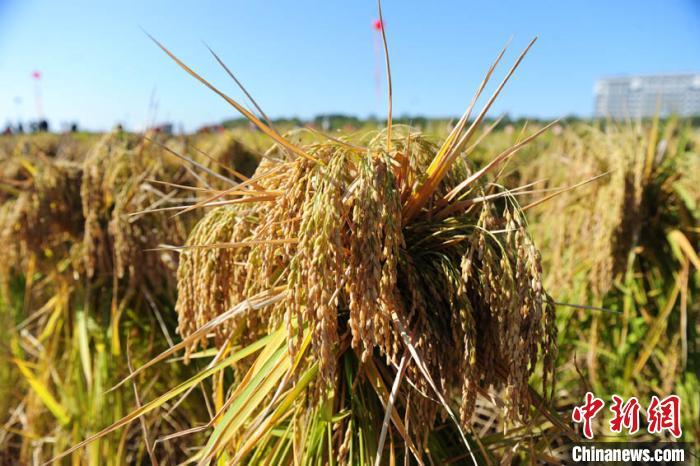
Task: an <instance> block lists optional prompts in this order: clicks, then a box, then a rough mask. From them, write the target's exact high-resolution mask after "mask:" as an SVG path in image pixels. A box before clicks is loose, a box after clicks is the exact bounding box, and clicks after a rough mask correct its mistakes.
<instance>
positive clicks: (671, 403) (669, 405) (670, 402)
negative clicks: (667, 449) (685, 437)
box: [647, 395, 681, 438]
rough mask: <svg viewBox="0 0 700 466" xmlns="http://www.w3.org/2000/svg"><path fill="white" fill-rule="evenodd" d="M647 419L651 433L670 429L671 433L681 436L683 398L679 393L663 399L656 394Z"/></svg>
mask: <svg viewBox="0 0 700 466" xmlns="http://www.w3.org/2000/svg"><path fill="white" fill-rule="evenodd" d="M647 420H648V422H649V428H648V429H647V430H648V431H649V433H650V434H657V433H661V432H663V431H664V430H668V431H669V432H670V433H671V435H673V436H674V437H676V438H678V437H680V436H681V399H680V398H679V397H678V395H669V396H667V397H666V398H664V399H663V400H661V401H659V398H658V397H657V396H656V395H654V396H652V397H651V403H650V404H649V409H648V410H647Z"/></svg>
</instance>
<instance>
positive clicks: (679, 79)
mask: <svg viewBox="0 0 700 466" xmlns="http://www.w3.org/2000/svg"><path fill="white" fill-rule="evenodd" d="M657 111H658V112H659V113H660V114H661V116H666V115H671V114H674V115H680V116H698V115H700V74H692V73H691V74H666V75H653V76H651V75H650V76H625V77H617V78H606V79H601V80H599V81H598V82H597V83H596V85H595V114H596V116H598V117H610V118H615V119H621V118H632V119H634V118H641V117H650V116H654V115H655V114H656V113H657Z"/></svg>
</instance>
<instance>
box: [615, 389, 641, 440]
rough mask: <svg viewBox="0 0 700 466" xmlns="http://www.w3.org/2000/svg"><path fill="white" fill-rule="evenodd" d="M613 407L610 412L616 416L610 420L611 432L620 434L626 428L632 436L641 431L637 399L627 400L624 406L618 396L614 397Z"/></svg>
mask: <svg viewBox="0 0 700 466" xmlns="http://www.w3.org/2000/svg"><path fill="white" fill-rule="evenodd" d="M612 400H613V405H612V406H611V407H610V411H612V412H613V414H614V416H613V418H612V419H611V420H610V430H611V431H612V432H616V433H618V434H619V433H620V432H622V428H623V427H624V428H625V429H627V430H628V431H629V433H630V434H634V433H636V432H637V431H638V430H639V407H640V406H639V401H638V400H637V398H636V397H634V396H633V397H632V398H630V399H629V400H627V403H625V404H624V405H623V404H622V398H620V397H619V396H617V395H613V397H612Z"/></svg>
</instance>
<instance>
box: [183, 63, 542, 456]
mask: <svg viewBox="0 0 700 466" xmlns="http://www.w3.org/2000/svg"><path fill="white" fill-rule="evenodd" d="M171 56H172V55H171ZM173 58H174V57H173ZM521 58H522V56H521ZM176 60H177V59H176ZM178 62H179V61H178ZM180 64H181V65H182V63H181V62H180ZM182 66H183V67H185V66H184V65H182ZM185 69H186V70H187V71H188V72H190V73H191V74H193V75H194V76H195V77H197V78H198V79H200V81H202V82H204V83H205V84H207V85H208V86H210V87H211V85H209V84H208V83H206V81H204V80H203V78H201V77H199V76H198V75H196V74H195V73H194V72H192V71H191V70H189V69H188V68H186V67H185ZM491 71H493V69H492V70H491ZM491 71H490V72H489V75H490V73H491ZM512 71H513V70H511V73H512ZM509 76H510V74H509V75H508V77H509ZM487 80H488V77H487ZM506 80H507V78H506ZM212 88H213V87H212ZM481 90H483V87H482V89H480V91H479V93H480V92H481ZM498 91H500V88H499V90H497V91H496V95H497V93H498ZM217 92H218V91H217ZM222 95H223V94H222ZM477 96H478V94H477ZM224 98H225V99H227V101H229V102H230V103H232V105H234V106H236V108H239V106H237V103H235V102H233V101H232V100H231V99H230V98H228V97H226V96H224ZM492 101H493V98H492V99H491V101H490V102H489V103H488V104H487V105H486V107H485V108H484V110H482V112H481V113H480V114H479V115H478V116H477V117H476V118H475V120H474V121H473V122H472V123H471V124H469V125H468V121H469V117H470V112H471V107H470V110H469V111H467V113H465V115H464V116H463V118H462V119H461V120H460V121H459V122H458V124H457V125H456V126H455V128H454V130H453V131H452V133H451V134H450V135H449V137H448V138H447V140H446V141H445V142H444V143H443V144H442V145H436V144H434V143H431V142H430V141H429V140H427V139H426V138H425V137H424V136H422V135H421V134H420V133H417V132H414V131H412V130H411V129H410V128H397V127H393V128H392V126H391V122H389V126H388V128H387V130H386V131H385V132H382V133H379V134H378V135H376V136H375V137H373V138H371V139H370V140H369V141H361V142H360V143H359V145H356V144H355V143H354V142H351V141H350V140H346V139H328V140H324V141H323V142H318V143H312V144H308V145H303V146H297V145H294V144H292V143H290V142H289V141H288V140H285V139H284V138H283V137H282V136H280V135H279V134H277V133H276V132H275V131H274V129H272V128H271V127H268V126H267V125H266V124H265V123H263V122H262V121H260V120H259V119H257V117H255V116H254V115H252V114H250V112H246V111H245V110H241V111H242V112H244V114H246V116H248V117H249V118H250V119H251V120H252V121H253V122H254V123H255V124H256V125H258V127H260V128H261V129H262V130H263V131H264V132H265V133H266V134H269V135H271V136H272V137H273V139H275V140H276V141H277V143H278V146H277V148H276V149H275V150H273V151H270V152H268V153H267V158H266V160H264V161H263V162H262V163H261V164H260V166H259V168H258V170H257V171H256V173H255V174H254V176H253V177H252V178H250V179H249V180H247V181H245V182H243V183H241V184H240V185H239V186H237V187H235V188H231V189H230V190H227V191H224V192H220V193H218V194H216V195H215V196H212V197H211V198H210V201H211V202H210V203H207V204H202V205H221V204H224V205H223V206H220V207H217V208H214V209H212V210H211V211H210V212H209V213H208V214H207V215H206V216H205V217H204V218H203V219H202V220H201V221H200V222H199V223H198V224H197V226H196V227H195V228H194V230H193V231H192V233H191V234H190V236H189V239H188V241H187V243H186V245H185V246H184V247H183V250H182V254H181V257H180V266H179V270H178V290H179V296H178V301H177V306H176V309H177V312H178V317H179V333H180V334H181V335H182V337H183V339H184V342H183V345H185V346H186V347H187V353H188V354H190V355H191V354H192V353H193V352H195V351H196V350H197V348H198V347H199V346H201V347H206V346H207V345H208V343H209V338H211V337H213V338H214V342H215V345H216V347H217V348H218V350H219V352H220V354H222V353H221V352H223V354H226V353H227V351H228V350H227V348H232V347H241V346H244V345H249V344H250V345H256V343H255V342H257V341H262V340H261V339H263V338H264V337H265V336H266V335H276V334H277V333H276V332H278V329H280V328H282V329H285V330H284V332H285V334H286V341H287V351H286V352H287V354H288V357H289V358H290V360H291V361H293V362H292V363H291V368H290V369H289V372H288V375H287V376H285V377H284V378H283V379H282V380H281V381H280V386H279V388H278V391H277V394H276V395H274V396H273V395H272V393H271V392H270V394H269V396H267V397H266V398H265V399H266V400H268V401H267V402H269V403H270V406H269V407H268V410H265V411H263V412H262V414H260V416H261V418H259V420H258V421H256V422H253V423H252V425H248V424H244V427H239V428H236V429H234V428H233V427H231V425H230V424H226V423H224V426H219V427H217V429H216V432H219V434H220V435H224V437H223V438H226V439H229V440H231V441H233V442H234V443H233V444H232V446H231V447H232V451H234V452H236V456H235V457H236V458H237V459H238V460H239V461H240V460H242V458H246V456H245V455H246V454H248V453H250V452H251V448H253V447H252V446H251V444H250V442H251V441H250V439H248V438H247V435H246V434H245V432H248V434H250V433H251V431H250V430H248V431H246V429H254V428H255V427H256V426H258V425H260V422H263V421H262V420H261V419H264V417H265V413H269V412H270V411H269V410H274V409H275V408H274V407H275V406H277V405H276V403H277V402H278V399H277V396H278V394H279V393H280V390H283V389H285V388H286V386H287V385H286V384H287V383H290V380H292V381H293V380H297V379H299V378H300V377H301V378H302V379H303V380H304V381H305V382H304V385H298V386H299V387H302V386H306V384H308V387H309V388H308V389H305V390H303V391H301V392H300V393H302V396H303V398H304V399H305V400H306V401H305V403H306V404H308V405H309V406H310V408H309V409H310V410H311V411H307V410H302V411H298V412H296V414H293V416H292V418H293V421H292V423H293V424H294V425H295V426H297V427H295V428H294V429H295V431H296V429H298V428H299V429H302V427H301V426H302V425H308V423H309V422H312V421H311V420H310V418H309V417H308V416H309V415H310V412H312V411H314V410H318V409H321V407H322V406H325V405H327V404H328V403H330V404H331V406H332V407H331V409H332V411H331V412H332V413H334V414H337V415H341V413H344V412H345V413H347V412H348V410H350V411H351V412H352V411H353V409H357V408H353V405H354V403H355V402H354V401H353V399H354V398H355V397H357V396H358V394H357V393H356V392H355V390H356V388H354V387H356V386H357V385H358V384H359V386H363V385H366V384H367V383H368V381H369V380H370V379H371V377H368V376H367V375H366V374H365V375H361V373H362V368H363V367H364V368H365V369H364V370H370V369H367V368H368V367H371V368H374V369H372V370H375V371H376V370H379V373H381V374H384V375H383V376H382V378H384V377H386V378H387V379H385V380H386V382H387V383H391V381H392V379H393V378H395V379H397V380H398V382H399V383H398V384H397V386H396V389H395V390H396V392H395V393H394V394H393V395H392V397H394V401H393V403H395V405H396V406H400V408H401V410H402V412H403V413H404V414H403V415H405V416H406V423H407V424H408V426H407V427H406V428H407V429H408V431H409V432H410V438H406V437H404V441H405V443H406V445H407V448H408V445H411V448H412V451H413V453H412V454H413V455H414V456H415V457H416V458H418V461H419V462H420V461H422V459H420V458H421V457H422V456H423V454H422V453H418V450H421V449H422V447H425V446H426V442H427V441H428V436H430V435H431V433H432V432H433V431H434V430H435V428H436V427H437V425H438V424H439V423H441V422H442V419H443V417H442V416H438V414H439V413H440V412H443V414H445V412H444V411H443V407H444V408H445V409H447V410H448V412H449V414H450V415H451V416H453V417H454V415H453V414H452V413H451V411H450V410H449V405H450V404H451V401H447V400H451V399H453V397H455V396H456V397H457V398H459V399H460V400H461V402H460V403H459V404H460V406H461V410H460V413H461V416H460V417H461V424H462V425H464V426H468V425H469V423H470V418H471V416H472V413H473V411H474V405H475V400H476V397H477V394H479V393H487V392H488V391H489V390H492V391H493V390H504V391H505V394H506V395H505V412H504V417H505V418H506V419H511V420H515V419H522V418H526V417H527V415H528V413H529V412H530V409H531V407H532V404H531V402H532V389H531V387H530V386H529V385H528V382H529V380H530V378H531V376H532V375H533V373H534V371H535V368H536V367H537V366H538V363H539V362H542V365H541V369H542V377H541V378H542V380H543V382H544V386H545V388H548V387H550V383H551V381H552V372H553V361H554V358H555V354H556V327H555V323H554V307H553V306H552V305H551V303H550V300H549V298H548V296H547V294H546V292H545V290H544V288H543V286H542V268H541V259H540V255H539V252H538V251H537V249H536V247H535V246H534V244H533V243H532V241H531V239H530V237H529V236H528V234H527V230H526V223H525V220H524V217H523V215H522V213H521V211H520V208H519V206H518V204H517V202H516V200H515V198H514V197H513V196H511V195H510V193H509V192H508V191H506V190H504V189H502V188H499V187H498V186H497V185H496V184H491V183H489V182H487V178H488V177H487V176H486V175H489V174H490V173H491V172H492V171H493V169H494V168H497V167H498V166H500V164H501V163H502V162H504V161H505V160H507V159H508V158H509V157H510V156H511V155H513V154H514V153H515V152H517V151H518V150H519V149H520V148H521V147H522V146H523V145H524V144H526V143H527V142H529V141H530V140H532V139H533V138H534V137H536V136H537V135H539V134H541V132H542V131H544V130H546V128H544V129H543V130H540V131H539V132H537V133H536V134H534V135H533V136H531V137H528V138H526V139H525V140H524V141H521V142H520V143H519V144H517V145H515V146H512V147H508V148H507V149H506V150H505V151H503V152H502V153H501V154H499V155H497V156H496V157H495V158H494V159H493V160H492V161H491V162H490V163H489V164H488V165H487V167H485V168H483V169H481V170H475V169H474V168H473V167H472V166H471V165H470V163H469V161H468V155H469V153H470V151H471V150H473V148H474V147H475V145H476V144H473V145H471V146H470V145H469V140H470V138H471V137H472V136H473V135H474V134H475V132H476V129H477V127H478V125H479V123H480V122H481V120H482V119H483V117H484V114H485V112H486V110H488V107H489V106H490V103H491V102H492ZM239 109H240V108H239ZM392 131H393V132H392ZM352 361H357V364H359V366H358V367H359V368H360V373H357V374H355V375H354V376H350V375H349V374H350V372H348V371H349V370H350V371H351V372H352V370H351V369H350V366H348V364H350V365H351V366H352V365H353V364H354V363H352ZM212 364H213V363H212ZM259 364H261V363H257V364H253V366H252V369H250V370H253V369H255V368H256V367H257V368H258V369H259V368H260V366H259ZM250 367H251V366H247V368H250ZM353 367H354V366H353ZM316 370H317V371H318V376H311V375H309V374H312V373H316V372H315V371H316ZM392 374H393V375H392ZM307 376H308V377H310V380H311V381H309V379H308V378H307ZM404 376H405V377H406V381H404V382H403V383H401V379H402V378H403V377H404ZM251 377H254V378H255V377H257V376H256V375H252V374H251V373H250V372H249V373H248V375H246V376H245V377H244V379H243V385H241V386H239V387H237V388H236V385H235V384H234V386H232V387H231V390H234V392H235V393H241V390H244V388H243V387H244V386H246V387H247V386H248V385H247V384H248V383H249V382H250V378H251ZM260 377H264V375H262V374H261V375H260ZM270 377H272V376H270ZM348 377H351V378H350V379H348ZM348 381H349V382H348ZM346 382H348V383H350V385H351V386H352V387H353V388H352V389H351V390H350V398H349V399H348V398H345V395H342V396H341V395H340V392H343V390H342V389H341V387H343V386H344V384H345V383H346ZM271 383H272V382H271ZM291 383H294V382H291ZM296 383H298V384H300V382H296ZM382 383H384V382H382ZM298 390H301V388H298ZM338 390H340V392H339V391H338ZM358 390H359V389H358ZM375 390H378V388H376V387H375ZM235 393H234V395H231V398H230V399H229V401H228V402H227V403H226V405H224V408H225V407H226V406H229V404H230V403H234V404H235V403H240V402H242V401H240V400H237V399H236V396H235ZM244 393H246V392H244ZM353 393H354V394H353ZM377 393H379V392H377ZM304 394H305V395H304ZM436 396H437V397H438V398H439V399H440V400H442V402H443V403H442V407H441V403H440V402H438V401H436V399H435V397H436ZM356 415H358V416H361V414H357V413H354V414H353V416H356ZM387 416H389V414H387ZM400 416H401V415H400ZM408 419H410V421H409V420H408ZM268 421H269V422H272V421H271V420H268ZM343 423H345V421H342V422H340V423H339V424H343ZM266 425H267V424H266ZM344 425H345V427H342V426H335V427H334V430H337V431H338V432H339V434H338V435H339V436H338V437H337V438H336V437H335V436H334V440H333V441H332V443H333V445H334V447H332V448H331V451H326V452H325V453H322V456H323V457H325V458H330V457H331V456H333V457H336V458H337V459H338V460H340V461H341V462H342V463H345V462H346V461H348V457H347V455H348V451H349V450H352V448H350V447H349V445H350V444H353V442H358V436H360V437H361V436H362V435H367V433H365V434H362V432H360V433H358V432H357V431H356V429H357V425H356V424H355V421H351V422H349V423H345V424H344ZM387 427H389V426H388V425H385V427H384V428H383V429H382V428H381V427H379V428H378V431H379V430H382V431H383V432H386V431H387ZM227 428H228V429H230V430H229V431H226V429H227ZM261 428H262V427H261ZM220 429H224V431H225V432H227V433H226V434H224V433H222V431H220ZM353 429H354V430H353ZM397 429H398V430H397V431H394V430H393V428H389V429H388V430H390V431H391V432H392V434H391V435H392V436H394V437H395V436H397V435H398V436H403V435H405V434H402V433H401V432H403V427H400V428H399V427H397ZM448 430H450V429H449V428H448ZM451 431H452V432H455V431H454V430H453V429H452V430H451ZM460 432H461V430H460ZM462 435H463V434H462ZM221 438H222V437H217V440H216V441H215V440H214V439H213V437H212V439H211V440H210V442H209V444H208V445H207V448H205V450H204V451H202V452H200V455H199V456H198V457H199V460H200V463H201V464H204V463H205V462H206V461H208V460H209V459H212V458H213V457H214V455H216V454H219V453H221V451H222V450H221V448H224V446H225V442H224V441H223V440H221ZM256 438H257V437H256ZM397 438H398V437H397ZM463 438H464V437H463ZM234 439H237V440H234ZM353 439H354V440H353ZM246 440H248V442H246ZM300 441H301V440H300ZM465 441H466V440H465ZM329 442H330V440H329ZM359 442H360V443H359V445H360V446H358V444H356V443H355V444H354V445H355V446H354V448H355V452H356V453H357V451H358V448H359V449H362V448H369V450H367V451H368V452H369V453H368V454H372V455H373V454H374V451H372V450H371V447H370V446H369V445H365V447H362V446H361V445H362V442H363V441H362V440H359ZM372 442H376V439H375V440H372ZM294 444H295V446H294V451H295V452H297V453H295V454H302V453H301V452H302V451H306V452H307V453H308V451H310V450H309V449H310V448H311V447H310V445H306V446H303V445H302V444H299V443H298V442H297V441H295V442H294ZM380 444H381V441H380ZM234 445H235V446H234ZM414 445H418V447H417V448H418V450H415V448H414V447H413V446H414ZM255 448H256V449H257V450H255V451H257V453H255V454H254V455H253V456H254V457H255V456H256V455H261V454H262V453H261V452H262V451H264V449H265V448H266V447H265V443H263V444H261V445H257V446H255ZM314 448H316V447H314ZM375 448H377V452H379V453H378V454H380V452H381V450H382V448H383V447H382V446H381V445H380V446H379V447H377V446H376V444H375ZM462 451H464V450H462ZM217 452H218V453H217ZM407 452H408V450H407ZM407 454H408V453H407ZM263 456H264V454H263ZM435 458H437V457H435ZM472 458H473V456H472ZM353 461H357V459H355V460H353ZM353 461H350V462H351V463H352V462H353ZM407 461H408V458H407Z"/></svg>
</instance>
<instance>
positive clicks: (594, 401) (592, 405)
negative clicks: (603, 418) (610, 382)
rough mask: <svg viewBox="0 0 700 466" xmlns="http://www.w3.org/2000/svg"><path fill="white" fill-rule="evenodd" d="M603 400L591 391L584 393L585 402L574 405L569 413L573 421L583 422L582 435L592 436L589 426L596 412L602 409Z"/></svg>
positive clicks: (591, 429) (590, 437) (588, 437)
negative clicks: (581, 404) (580, 404)
mask: <svg viewBox="0 0 700 466" xmlns="http://www.w3.org/2000/svg"><path fill="white" fill-rule="evenodd" d="M603 406H605V402H604V401H603V400H601V399H600V398H596V397H595V396H593V393H591V392H587V393H586V402H585V403H584V404H583V406H576V407H575V408H574V411H573V412H572V413H571V419H573V421H574V422H576V423H580V422H583V435H584V436H585V437H586V438H587V439H592V438H593V428H592V427H591V424H592V421H593V418H594V417H595V416H596V414H598V411H600V410H601V409H603Z"/></svg>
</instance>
